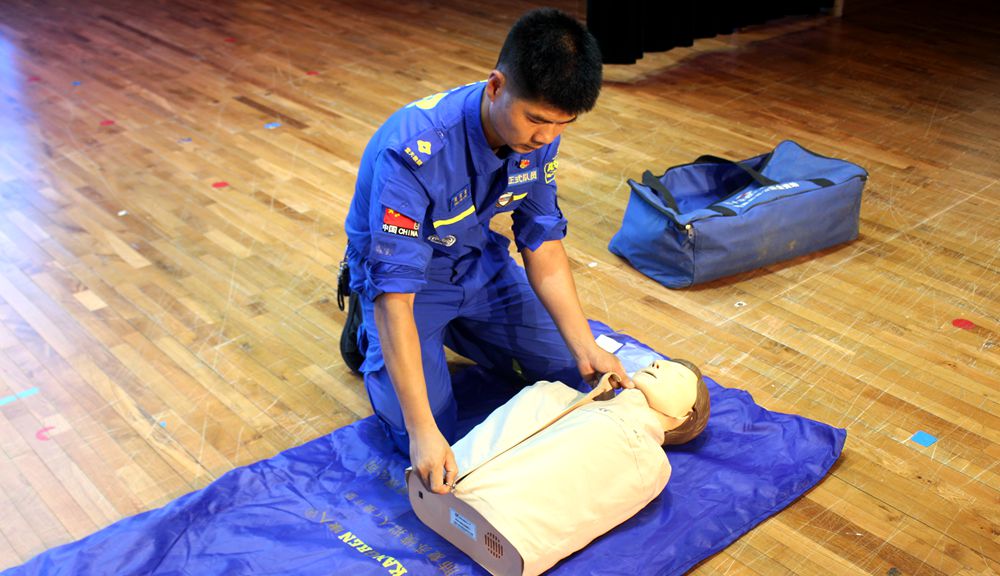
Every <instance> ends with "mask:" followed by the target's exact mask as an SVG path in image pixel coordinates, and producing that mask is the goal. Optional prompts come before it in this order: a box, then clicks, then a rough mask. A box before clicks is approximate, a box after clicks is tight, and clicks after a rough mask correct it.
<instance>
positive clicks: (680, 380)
mask: <svg viewBox="0 0 1000 576" xmlns="http://www.w3.org/2000/svg"><path fill="white" fill-rule="evenodd" d="M632 382H633V383H634V384H635V387H636V388H638V389H639V390H640V391H641V392H642V393H643V395H644V396H646V401H647V402H649V407H650V408H652V409H653V410H655V411H656V412H657V416H658V417H659V419H660V422H661V423H662V424H663V426H664V428H663V431H664V432H667V431H670V430H673V429H674V428H677V427H678V426H680V425H681V424H683V423H684V421H685V420H686V419H687V418H688V417H689V416H690V415H691V409H692V408H694V402H695V400H696V399H697V397H698V377H697V376H696V375H695V373H694V372H692V371H691V370H690V369H689V368H687V367H686V366H684V365H682V364H678V363H677V362H670V361H669V360H655V361H653V363H652V364H650V365H649V366H647V367H645V368H643V369H642V370H638V371H636V373H635V374H633V375H632Z"/></svg>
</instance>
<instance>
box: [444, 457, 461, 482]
mask: <svg viewBox="0 0 1000 576" xmlns="http://www.w3.org/2000/svg"><path fill="white" fill-rule="evenodd" d="M456 478H458V464H456V463H455V454H454V453H453V452H452V451H451V450H448V456H447V457H446V458H445V461H444V483H445V484H447V485H448V488H449V489H451V488H454V487H455V479H456Z"/></svg>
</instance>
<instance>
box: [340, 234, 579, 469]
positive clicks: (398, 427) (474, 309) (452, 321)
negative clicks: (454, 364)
mask: <svg viewBox="0 0 1000 576" xmlns="http://www.w3.org/2000/svg"><path fill="white" fill-rule="evenodd" d="M504 259H505V260H506V261H505V262H504V261H503V260H499V259H498V260H499V261H494V262H492V263H491V264H492V265H491V266H489V268H491V269H492V271H491V274H492V277H491V278H475V279H474V280H472V281H467V282H459V283H454V282H451V281H449V279H448V278H447V277H439V278H436V279H435V277H434V276H435V275H434V274H433V273H432V274H431V278H430V281H429V282H428V284H427V285H425V286H424V288H423V289H422V290H421V291H420V292H418V293H417V294H416V296H415V299H414V306H413V308H414V319H415V320H416V324H417V332H418V333H419V335H420V349H421V354H422V357H423V367H424V379H425V380H426V382H427V395H428V399H429V400H430V406H431V411H432V412H433V413H434V418H435V420H436V421H437V425H438V428H439V429H440V430H441V432H442V434H444V436H445V438H446V439H447V440H448V442H449V443H454V442H455V441H456V440H457V438H455V423H456V411H457V410H456V409H457V406H456V403H455V396H454V394H453V392H452V388H451V377H450V375H449V373H448V366H447V364H446V362H445V354H444V346H448V347H449V348H450V349H452V350H454V351H455V352H457V353H459V354H461V355H462V356H465V357H466V358H469V359H470V360H473V361H474V362H476V363H477V364H479V365H480V366H482V367H483V368H485V369H487V370H490V371H491V372H493V373H500V374H502V375H503V376H504V380H505V381H509V382H511V383H512V384H514V385H515V386H516V387H512V391H511V394H512V395H513V393H514V391H516V390H517V388H518V387H520V385H523V384H525V383H534V382H535V381H537V380H560V381H562V382H566V383H568V384H571V385H578V386H579V387H580V388H581V390H587V389H588V388H587V386H586V384H585V383H583V381H582V379H581V377H580V373H579V370H578V368H577V366H576V361H575V360H574V359H573V357H572V355H571V354H570V352H569V349H568V348H567V347H566V343H565V341H564V340H563V339H562V336H561V335H560V334H559V331H558V329H557V328H556V326H555V323H554V322H553V321H552V317H551V316H550V315H549V313H548V311H546V310H545V308H544V307H543V306H542V304H541V302H540V301H539V300H538V297H537V296H536V295H535V293H534V291H533V290H532V289H531V286H530V285H529V284H528V279H527V276H526V274H525V271H524V269H523V268H521V267H520V266H518V265H517V263H516V262H514V260H513V259H511V258H510V257H509V256H507V255H506V254H505V255H504ZM473 276H476V275H473ZM362 311H363V314H364V324H363V326H362V329H361V331H360V333H359V335H358V338H359V346H360V347H361V349H362V350H366V354H367V355H368V356H369V361H368V362H366V365H368V366H370V365H373V364H374V365H378V366H380V367H379V368H376V369H371V370H366V371H365V374H364V378H365V387H366V389H367V390H368V397H369V398H370V400H371V403H372V408H373V409H374V411H375V414H376V415H377V416H378V417H379V420H380V421H381V422H382V425H383V426H384V428H385V429H386V432H387V433H388V434H389V436H390V437H391V438H392V440H393V442H394V443H395V444H396V447H397V448H398V449H399V450H400V451H401V452H402V453H403V454H409V443H410V441H409V436H408V435H407V433H406V428H405V426H404V423H403V413H402V409H401V408H400V405H399V400H398V399H397V397H396V393H395V390H394V389H393V387H392V381H391V380H390V378H389V372H388V370H387V369H386V367H385V365H384V363H383V362H371V358H370V357H371V355H372V354H378V355H379V359H381V354H382V350H381V346H380V345H379V343H378V341H377V338H372V335H373V334H374V333H375V332H376V329H375V312H374V303H373V302H372V301H371V300H367V299H365V298H362ZM515 361H516V365H517V366H518V367H519V368H520V374H518V373H517V371H516V370H515V368H514V366H515Z"/></svg>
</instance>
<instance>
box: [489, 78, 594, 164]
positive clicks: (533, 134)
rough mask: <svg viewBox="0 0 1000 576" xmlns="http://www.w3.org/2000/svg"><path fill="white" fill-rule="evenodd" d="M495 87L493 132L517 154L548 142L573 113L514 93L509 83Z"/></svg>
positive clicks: (491, 107) (570, 120)
mask: <svg viewBox="0 0 1000 576" xmlns="http://www.w3.org/2000/svg"><path fill="white" fill-rule="evenodd" d="M493 88H495V90H494V92H493V94H492V96H493V97H492V98H491V99H490V100H491V101H492V105H491V106H490V109H489V118H490V121H491V123H492V125H493V130H494V131H495V133H496V136H497V137H498V138H499V139H500V140H502V141H503V143H504V144H506V145H507V146H509V147H510V149H511V150H513V151H514V152H517V153H518V154H527V153H528V152H531V151H532V150H537V149H538V148H541V147H542V146H546V145H548V144H551V143H552V141H553V140H555V139H556V138H557V137H558V136H559V135H560V134H562V131H563V130H565V129H566V126H567V125H569V124H570V123H571V122H573V121H575V120H576V116H575V115H572V114H567V113H565V112H563V111H562V110H559V109H557V108H553V107H551V106H549V105H547V104H545V103H541V102H533V101H529V100H524V99H522V98H518V97H517V96H515V95H514V94H513V93H512V91H511V90H510V89H509V87H508V86H506V85H504V84H503V83H500V85H499V86H494V87H493Z"/></svg>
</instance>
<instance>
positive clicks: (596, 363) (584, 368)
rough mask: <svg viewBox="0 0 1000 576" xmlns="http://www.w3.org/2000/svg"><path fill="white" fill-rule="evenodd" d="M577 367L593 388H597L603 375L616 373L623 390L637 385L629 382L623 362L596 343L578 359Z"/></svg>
mask: <svg viewBox="0 0 1000 576" xmlns="http://www.w3.org/2000/svg"><path fill="white" fill-rule="evenodd" d="M577 367H579V369H580V375H581V376H583V379H584V380H586V381H587V382H588V383H589V384H590V385H591V386H597V383H598V382H599V381H600V379H601V376H602V375H603V374H606V373H608V372H614V373H615V374H617V375H618V377H619V378H621V387H622V388H635V384H633V383H632V381H631V380H629V377H628V375H627V374H626V373H625V368H624V367H623V366H622V363H621V361H619V360H618V357H617V356H615V355H614V354H612V353H610V352H608V351H607V350H604V349H603V348H601V347H600V346H598V345H597V344H596V343H595V344H594V345H593V346H590V347H587V348H586V350H585V352H584V354H583V355H581V356H580V357H579V358H578V359H577ZM612 384H614V379H612ZM616 388H617V386H616Z"/></svg>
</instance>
